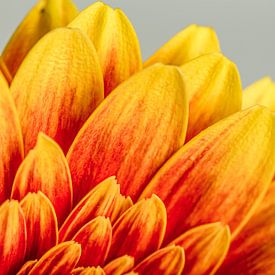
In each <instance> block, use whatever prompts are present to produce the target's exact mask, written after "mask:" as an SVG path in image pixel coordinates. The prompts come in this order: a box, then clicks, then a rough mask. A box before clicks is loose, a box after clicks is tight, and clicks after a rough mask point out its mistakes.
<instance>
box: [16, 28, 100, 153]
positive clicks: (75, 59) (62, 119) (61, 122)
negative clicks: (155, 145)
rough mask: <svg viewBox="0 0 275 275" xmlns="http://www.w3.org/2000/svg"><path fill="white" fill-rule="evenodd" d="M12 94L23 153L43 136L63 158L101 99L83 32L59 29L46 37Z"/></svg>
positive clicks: (90, 47)
mask: <svg viewBox="0 0 275 275" xmlns="http://www.w3.org/2000/svg"><path fill="white" fill-rule="evenodd" d="M11 93H12V95H13V97H14V99H15V103H16V107H17V110H18V113H19V118H20V121H21V126H22V131H23V138H24V142H25V152H28V151H29V150H30V149H31V148H32V147H33V146H34V145H35V143H36V139H37V135H38V133H39V132H40V131H42V132H44V133H45V134H47V135H48V136H50V137H51V138H53V139H55V140H56V141H57V142H58V143H59V144H60V146H61V147H62V149H63V150H64V152H66V151H67V149H68V147H69V146H70V144H71V143H72V141H73V139H74V137H75V135H76V134H77V132H78V130H79V129H80V128H81V126H82V125H83V123H84V122H85V121H86V119H87V118H88V117H89V115H90V114H91V113H92V112H93V110H94V109H95V107H96V106H97V105H98V104H99V103H100V102H101V100H102V99H103V78H102V73H101V70H100V65H99V61H98V57H97V55H96V51H95V49H94V46H93V45H92V43H91V41H90V40H89V38H88V37H86V36H85V35H84V34H82V33H81V31H80V30H76V29H68V28H60V29H57V30H54V31H52V32H50V33H49V34H47V35H46V36H44V37H43V38H42V39H41V40H40V41H39V42H38V43H37V44H36V45H35V47H33V49H32V50H31V51H30V53H29V54H28V56H27V57H26V59H25V60H24V62H23V63H22V66H21V67H20V69H19V70H18V72H17V74H16V76H15V78H14V80H13V82H12V84H11Z"/></svg>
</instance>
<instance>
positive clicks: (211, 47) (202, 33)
mask: <svg viewBox="0 0 275 275" xmlns="http://www.w3.org/2000/svg"><path fill="white" fill-rule="evenodd" d="M219 51H220V46H219V41H218V38H217V35H216V33H215V31H214V30H213V29H212V28H209V27H204V26H198V25H190V26H188V27H187V28H186V29H183V30H182V31H181V32H179V33H178V34H176V35H175V36H174V37H173V38H171V39H170V40H169V41H168V42H167V43H166V44H164V45H163V46H162V47H161V48H160V49H159V50H158V51H156V52H155V53H154V54H153V55H152V56H151V57H150V58H149V59H148V60H147V61H146V62H145V64H144V66H145V67H148V66H150V65H152V64H155V63H158V62H160V63H163V64H170V65H182V64H184V63H186V62H188V61H190V60H191V59H194V58H196V57H198V56H200V55H203V54H208V53H213V52H219Z"/></svg>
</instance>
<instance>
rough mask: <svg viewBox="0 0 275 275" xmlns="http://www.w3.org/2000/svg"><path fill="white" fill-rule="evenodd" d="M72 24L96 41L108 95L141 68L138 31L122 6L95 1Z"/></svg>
mask: <svg viewBox="0 0 275 275" xmlns="http://www.w3.org/2000/svg"><path fill="white" fill-rule="evenodd" d="M69 26H70V27H73V28H79V29H80V30H82V31H83V32H84V33H86V34H87V35H88V36H89V37H90V39H91V40H92V42H93V43H94V45H95V48H96V50H97V53H98V56H99V60H100V64H101V67H102V71H103V75H104V88H105V96H107V95H108V94H109V93H110V92H111V91H112V90H113V89H114V88H115V87H116V86H118V84H120V83H121V82H123V81H124V80H126V79H127V78H128V77H129V76H131V75H132V74H134V73H136V72H137V71H139V70H140V69H141V68H142V60H141V52H140V47H139V42H138V38H137V35H136V33H135V30H134V28H133V26H132V24H131V22H130V21H129V19H128V18H127V16H126V15H125V14H124V13H123V12H122V11H121V10H120V9H115V10H114V9H112V8H111V7H109V6H108V5H105V4H103V3H102V2H96V3H94V4H93V5H91V6H90V7H88V8H87V9H85V10H84V11H82V12H81V13H80V14H79V16H77V17H76V18H75V19H74V20H73V22H72V23H71V24H70V25H69Z"/></svg>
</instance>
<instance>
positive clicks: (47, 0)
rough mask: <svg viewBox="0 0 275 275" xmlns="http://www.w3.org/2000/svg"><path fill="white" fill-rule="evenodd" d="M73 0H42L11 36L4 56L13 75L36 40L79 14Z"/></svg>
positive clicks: (64, 24)
mask: <svg viewBox="0 0 275 275" xmlns="http://www.w3.org/2000/svg"><path fill="white" fill-rule="evenodd" d="M77 13H78V12H77V9H76V7H75V5H74V4H73V2H72V1H71V0H40V1H38V3H37V4H36V5H35V6H34V7H33V8H32V9H31V10H30V11H29V13H28V14H27V15H26V17H25V18H24V19H23V21H22V22H21V24H20V25H19V26H18V28H17V30H16V31H15V33H14V34H13V36H12V37H11V39H10V41H9V43H8V45H7V46H6V47H5V49H4V52H3V58H4V61H5V63H6V64H7V66H8V68H9V70H10V72H11V74H12V76H14V75H15V73H16V71H17V69H18V68H19V66H20V64H21V63H22V61H23V59H24V57H25V56H26V55H27V53H28V52H29V51H30V49H31V48H32V47H33V46H34V44H36V42H37V41H38V40H39V39H40V38H41V37H42V36H43V35H45V34H46V33H47V32H49V31H50V30H52V29H54V28H57V27H63V26H66V25H67V24H68V23H69V22H70V21H71V20H72V19H74V18H75V16H76V15H77Z"/></svg>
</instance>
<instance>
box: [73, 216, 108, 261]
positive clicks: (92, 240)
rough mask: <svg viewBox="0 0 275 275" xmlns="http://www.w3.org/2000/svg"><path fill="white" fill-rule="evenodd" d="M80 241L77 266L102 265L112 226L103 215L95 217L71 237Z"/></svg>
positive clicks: (106, 252) (105, 256) (106, 253)
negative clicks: (80, 248)
mask: <svg viewBox="0 0 275 275" xmlns="http://www.w3.org/2000/svg"><path fill="white" fill-rule="evenodd" d="M73 240H74V241H76V242H78V243H80V244H81V247H82V253H81V257H80V260H79V262H78V266H98V265H103V264H104V262H105V260H106V258H107V255H108V252H109V249H110V246H111V240H112V226H111V223H110V220H109V219H108V218H105V217H97V218H95V219H93V220H92V221H90V222H89V223H87V224H86V225H84V226H83V227H82V228H81V229H80V230H79V231H78V232H77V233H76V235H75V236H74V237H73Z"/></svg>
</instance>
